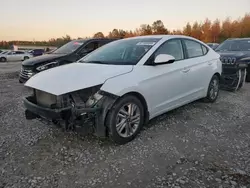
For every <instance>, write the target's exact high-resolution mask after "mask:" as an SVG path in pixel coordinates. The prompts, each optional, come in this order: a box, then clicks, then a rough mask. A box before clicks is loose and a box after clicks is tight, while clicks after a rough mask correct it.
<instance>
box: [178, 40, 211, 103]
mask: <svg viewBox="0 0 250 188" xmlns="http://www.w3.org/2000/svg"><path fill="white" fill-rule="evenodd" d="M182 42H183V44H184V48H185V56H186V61H185V66H184V69H183V72H185V73H186V75H187V76H186V79H187V80H186V85H185V86H184V87H185V91H186V96H187V98H188V100H194V99H197V98H200V97H201V96H202V95H203V94H204V90H205V89H207V88H206V87H207V84H206V83H207V80H210V79H211V78H209V77H210V76H211V72H210V69H209V63H210V62H209V59H208V57H207V56H206V54H207V52H208V49H207V47H205V46H204V45H203V44H201V43H199V42H198V41H195V40H192V39H182Z"/></svg>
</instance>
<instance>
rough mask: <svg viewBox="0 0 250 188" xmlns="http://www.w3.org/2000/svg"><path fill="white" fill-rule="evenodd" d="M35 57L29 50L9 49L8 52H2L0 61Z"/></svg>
mask: <svg viewBox="0 0 250 188" xmlns="http://www.w3.org/2000/svg"><path fill="white" fill-rule="evenodd" d="M31 57H33V56H32V55H31V54H29V53H28V52H24V51H9V52H7V53H1V54H0V62H6V61H23V60H26V59H29V58H31Z"/></svg>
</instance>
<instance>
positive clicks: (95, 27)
mask: <svg viewBox="0 0 250 188" xmlns="http://www.w3.org/2000/svg"><path fill="white" fill-rule="evenodd" d="M0 4H1V6H0V10H1V11H0V12H1V22H0V24H1V26H0V40H13V39H18V40H47V39H49V38H53V37H54V38H56V37H60V36H64V35H66V34H69V35H70V36H72V37H78V36H79V37H85V36H92V35H93V34H94V33H96V32H98V31H102V32H103V33H104V34H107V33H108V32H109V31H111V30H112V29H113V28H118V29H125V30H130V29H131V30H133V29H135V28H137V27H139V26H140V25H141V24H144V23H145V24H152V23H153V22H154V21H156V20H158V19H160V20H162V21H163V23H164V24H165V26H166V27H167V28H168V29H171V30H172V29H182V28H183V26H184V25H185V24H186V23H187V22H190V23H193V22H194V21H196V20H197V21H203V20H204V19H205V18H209V19H210V20H215V19H216V18H219V19H225V18H226V17H227V16H229V17H231V18H232V19H237V18H239V17H242V16H244V14H245V13H247V12H250V0H237V1H236V0H206V1H204V0H126V1H120V0H0Z"/></svg>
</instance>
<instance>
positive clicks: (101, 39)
mask: <svg viewBox="0 0 250 188" xmlns="http://www.w3.org/2000/svg"><path fill="white" fill-rule="evenodd" d="M118 39H119V38H90V39H77V40H73V41H75V42H89V41H93V40H98V41H113V40H118Z"/></svg>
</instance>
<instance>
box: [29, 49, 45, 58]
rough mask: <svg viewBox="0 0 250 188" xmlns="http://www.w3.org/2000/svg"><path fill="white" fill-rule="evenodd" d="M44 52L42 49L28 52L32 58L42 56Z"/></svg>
mask: <svg viewBox="0 0 250 188" xmlns="http://www.w3.org/2000/svg"><path fill="white" fill-rule="evenodd" d="M44 52H45V50H44V49H34V50H30V51H29V53H30V54H31V55H33V56H34V57H36V56H39V55H43V54H44Z"/></svg>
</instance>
